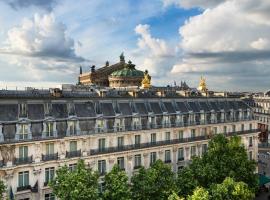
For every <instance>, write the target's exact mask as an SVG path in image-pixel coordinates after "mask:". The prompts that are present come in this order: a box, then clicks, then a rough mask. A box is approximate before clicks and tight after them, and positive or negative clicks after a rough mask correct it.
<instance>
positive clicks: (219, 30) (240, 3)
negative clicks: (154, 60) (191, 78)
mask: <svg viewBox="0 0 270 200" xmlns="http://www.w3.org/2000/svg"><path fill="white" fill-rule="evenodd" d="M184 2H185V1H182V3H184ZM196 2H197V1H195V0H194V1H190V4H191V3H194V4H192V5H191V6H192V7H193V6H195V7H198V6H199V7H201V8H202V9H204V10H203V12H202V13H201V14H199V15H197V16H194V17H191V18H189V19H188V20H187V21H186V22H185V24H184V25H183V26H181V27H180V28H179V34H180V37H181V38H182V40H181V42H180V48H181V49H182V50H183V55H184V57H183V60H182V61H180V62H178V63H176V64H175V65H174V67H173V68H172V71H171V73H172V74H181V75H184V74H193V75H196V74H198V75H199V74H207V75H211V76H212V77H213V76H219V77H225V76H226V77H230V79H228V85H230V83H235V84H236V83H237V84H238V85H242V88H244V87H245V86H246V85H245V86H243V85H244V84H245V83H244V81H250V80H252V81H253V83H254V85H253V86H252V88H253V89H254V88H255V87H256V85H258V84H259V82H260V79H261V78H262V77H265V76H266V74H267V75H269V73H270V71H269V70H268V68H269V67H268V66H269V65H270V45H269V41H270V23H269V20H268V19H269V17H270V13H269V12H267V11H269V10H270V2H269V1H267V0H258V1H253V0H227V1H225V0H224V1H215V2H216V3H217V4H216V5H214V4H213V5H206V4H204V5H200V4H197V3H196ZM200 2H201V3H202V2H204V1H200ZM210 2H214V1H210ZM182 3H181V5H182ZM262 72H263V73H262ZM198 75H197V76H198ZM254 80H256V81H255V82H254ZM240 82H241V84H240ZM268 84H269V83H268ZM249 86H250V87H251V84H249ZM260 86H261V85H260ZM265 87H266V86H264V88H265ZM250 89H251V88H250Z"/></svg>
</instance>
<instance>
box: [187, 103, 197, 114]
mask: <svg viewBox="0 0 270 200" xmlns="http://www.w3.org/2000/svg"><path fill="white" fill-rule="evenodd" d="M188 105H189V107H190V109H191V111H193V112H200V109H199V107H198V106H197V104H196V103H195V102H193V101H190V102H188Z"/></svg>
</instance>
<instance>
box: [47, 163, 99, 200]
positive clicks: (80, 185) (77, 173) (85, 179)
mask: <svg viewBox="0 0 270 200" xmlns="http://www.w3.org/2000/svg"><path fill="white" fill-rule="evenodd" d="M98 177H99V176H98V173H96V172H93V171H92V170H91V169H89V168H86V166H85V164H84V161H83V160H79V161H78V164H77V167H76V169H75V170H73V171H70V170H69V169H68V167H67V166H66V165H65V166H63V167H61V168H59V169H58V170H57V171H56V178H55V179H54V180H53V181H51V182H50V183H49V186H50V187H51V188H52V190H53V193H54V194H55V195H56V196H57V197H58V198H59V199H61V200H71V199H72V200H89V199H99V193H98Z"/></svg>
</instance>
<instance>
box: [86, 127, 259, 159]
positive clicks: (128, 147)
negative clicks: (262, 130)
mask: <svg viewBox="0 0 270 200" xmlns="http://www.w3.org/2000/svg"><path fill="white" fill-rule="evenodd" d="M258 131H259V130H258V129H252V130H246V131H236V132H229V133H225V135H226V136H234V135H242V134H248V133H256V132H258ZM210 138H211V136H210V135H206V136H196V137H188V138H180V139H172V140H163V141H156V142H155V143H153V142H146V143H141V144H136V145H135V144H133V145H123V146H121V148H119V147H108V148H102V151H101V150H100V149H91V150H90V152H89V154H90V155H98V154H106V153H114V152H121V151H129V150H135V149H144V148H150V147H155V146H163V145H171V144H178V143H187V142H194V141H200V140H208V139H210Z"/></svg>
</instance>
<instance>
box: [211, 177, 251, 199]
mask: <svg viewBox="0 0 270 200" xmlns="http://www.w3.org/2000/svg"><path fill="white" fill-rule="evenodd" d="M254 197H255V196H254V193H253V192H252V191H251V190H250V189H249V188H248V185H247V184H246V183H244V182H235V181H234V180H233V179H232V178H229V177H228V178H226V179H225V180H224V181H223V183H221V184H216V185H214V186H212V187H211V199H213V200H251V199H254Z"/></svg>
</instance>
